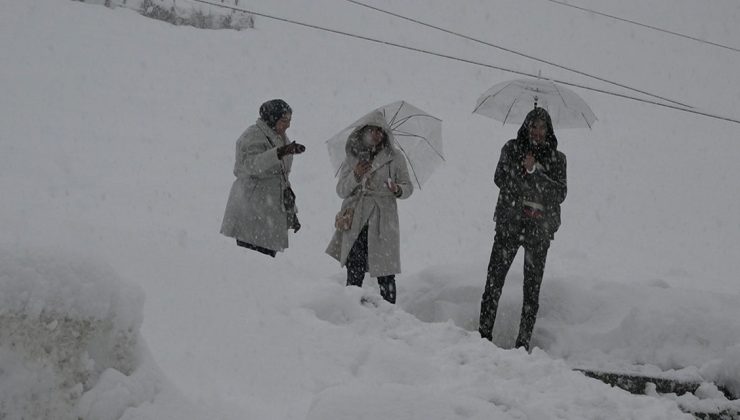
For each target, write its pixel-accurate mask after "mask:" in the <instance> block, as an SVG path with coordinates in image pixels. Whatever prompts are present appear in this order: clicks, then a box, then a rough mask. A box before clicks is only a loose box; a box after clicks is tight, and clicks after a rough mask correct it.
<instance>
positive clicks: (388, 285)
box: [378, 275, 396, 304]
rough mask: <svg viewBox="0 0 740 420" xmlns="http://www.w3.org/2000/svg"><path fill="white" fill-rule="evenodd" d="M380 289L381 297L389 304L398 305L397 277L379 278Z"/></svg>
mask: <svg viewBox="0 0 740 420" xmlns="http://www.w3.org/2000/svg"><path fill="white" fill-rule="evenodd" d="M378 288H380V296H382V297H383V299H385V300H386V301H388V302H389V303H393V304H395V303H396V276H394V275H390V276H382V277H378Z"/></svg>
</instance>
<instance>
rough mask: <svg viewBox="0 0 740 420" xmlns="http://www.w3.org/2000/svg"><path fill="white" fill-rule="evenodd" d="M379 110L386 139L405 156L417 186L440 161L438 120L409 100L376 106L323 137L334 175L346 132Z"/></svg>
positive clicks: (343, 148) (339, 161) (362, 124)
mask: <svg viewBox="0 0 740 420" xmlns="http://www.w3.org/2000/svg"><path fill="white" fill-rule="evenodd" d="M376 113H380V114H381V115H382V116H383V118H382V119H383V120H384V121H385V123H386V124H387V125H386V127H383V128H385V129H386V131H387V132H388V133H389V137H390V141H392V142H393V144H394V145H395V146H396V148H397V149H398V150H400V152H401V153H402V154H403V156H404V158H406V163H407V164H408V167H409V173H410V175H411V178H412V179H413V181H414V183H415V184H416V185H417V186H418V187H419V188H421V186H422V184H424V182H426V181H427V180H428V179H429V177H430V176H431V175H432V173H433V172H434V170H435V169H437V167H439V165H440V164H441V163H442V162H443V161H444V154H443V150H442V120H440V119H439V118H437V117H434V116H432V115H430V114H428V113H426V112H425V111H422V110H421V109H419V108H417V107H415V106H413V105H411V104H409V103H408V102H406V101H397V102H393V103H390V104H388V105H384V106H381V107H379V108H376V109H374V110H372V111H370V112H369V113H367V114H365V115H363V116H362V117H361V118H359V119H358V120H357V121H355V122H354V123H352V124H350V125H349V126H347V127H346V128H345V129H343V130H342V131H340V132H339V133H337V134H336V135H335V136H334V137H332V138H330V139H329V140H327V142H326V144H327V148H328V149H329V159H330V160H331V164H332V167H333V168H334V171H335V175H337V174H339V171H340V169H341V168H342V165H343V163H344V159H345V145H346V143H347V138H348V137H349V135H350V134H351V133H352V132H353V131H354V130H355V129H357V128H359V127H362V126H364V125H366V123H367V121H370V120H374V118H372V116H373V114H376Z"/></svg>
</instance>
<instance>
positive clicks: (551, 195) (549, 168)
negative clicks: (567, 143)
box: [494, 125, 568, 239]
mask: <svg viewBox="0 0 740 420" xmlns="http://www.w3.org/2000/svg"><path fill="white" fill-rule="evenodd" d="M523 127H524V125H523ZM549 130H550V132H551V133H552V128H549ZM520 131H521V130H520ZM547 139H548V140H547V141H548V144H547V145H546V147H544V148H542V150H541V151H540V153H538V154H539V155H538V156H536V159H537V162H538V163H539V165H538V167H537V169H536V170H535V171H534V172H533V173H531V174H529V173H526V171H524V170H523V168H522V159H523V158H524V155H525V154H526V153H527V152H528V151H530V149H531V146H530V145H529V140H527V139H525V138H524V136H522V135H520V136H518V137H517V138H516V139H512V140H509V141H508V142H506V144H505V145H504V147H503V148H502V149H501V156H500V158H499V162H498V165H496V173H495V175H494V182H495V183H496V186H498V187H499V195H498V201H497V203H496V210H495V212H494V221H495V222H496V231H499V232H506V231H509V232H510V233H518V231H519V229H520V227H521V223H520V222H521V219H522V217H523V211H524V210H523V200H524V195H523V190H524V188H525V184H529V185H530V186H533V187H534V188H536V189H537V190H538V191H539V192H540V194H541V196H542V201H543V203H542V204H543V205H544V217H543V220H542V221H541V224H542V229H538V232H542V234H543V236H544V237H542V238H532V239H553V238H554V235H555V232H556V231H557V230H558V228H559V227H560V204H561V203H562V202H563V201H564V200H565V196H566V195H567V193H568V184H567V177H566V159H565V154H563V153H562V152H561V151H559V150H557V139H556V138H555V136H554V135H548V137H547Z"/></svg>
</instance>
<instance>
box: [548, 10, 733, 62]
mask: <svg viewBox="0 0 740 420" xmlns="http://www.w3.org/2000/svg"><path fill="white" fill-rule="evenodd" d="M547 1H549V2H551V3H556V4H559V5H561V6H566V7H572V8H574V9H578V10H582V11H584V12H589V13H593V14H595V15H599V16H604V17H608V18H611V19H615V20H619V21H622V22H627V23H631V24H633V25H637V26H642V27H643V28H648V29H652V30H654V31H659V32H663V33H666V34H670V35H674V36H679V37H681V38H686V39H690V40H692V41H696V42H701V43H702V44H708V45H713V46H715V47H720V48H725V49H728V50H731V51H735V52H740V49H738V48H734V47H730V46H728V45H723V44H718V43H716V42H711V41H707V40H706V39H701V38H696V37H693V36H690V35H685V34H682V33H679V32H674V31H669V30H667V29H663V28H659V27H657V26H652V25H647V24H645V23H640V22H636V21H634V20H629V19H625V18H621V17H618V16H613V15H609V14H606V13H602V12H597V11H595V10H591V9H587V8H585V7H580V6H576V5H573V4H569V3H565V2H562V1H558V0H547Z"/></svg>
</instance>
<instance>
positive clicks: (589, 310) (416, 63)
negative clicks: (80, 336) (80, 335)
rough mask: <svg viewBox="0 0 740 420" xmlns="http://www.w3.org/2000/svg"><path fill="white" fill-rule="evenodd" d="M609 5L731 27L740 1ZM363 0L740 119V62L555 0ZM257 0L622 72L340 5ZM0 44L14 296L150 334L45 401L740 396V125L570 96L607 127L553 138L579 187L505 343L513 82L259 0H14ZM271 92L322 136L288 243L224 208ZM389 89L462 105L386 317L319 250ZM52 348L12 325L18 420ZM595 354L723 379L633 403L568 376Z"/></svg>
mask: <svg viewBox="0 0 740 420" xmlns="http://www.w3.org/2000/svg"><path fill="white" fill-rule="evenodd" d="M592 3H593V4H592V5H590V6H591V7H594V8H597V9H600V10H604V11H609V12H610V13H613V14H618V15H622V16H630V17H632V18H635V19H640V20H645V21H649V22H659V23H661V24H662V25H663V26H669V27H671V28H672V29H673V30H677V31H681V32H686V33H692V34H698V35H699V36H701V37H703V38H706V39H713V40H715V41H718V42H723V43H725V44H733V43H734V44H736V46H737V42H738V40H740V26H738V25H737V22H738V21H740V7H738V6H737V4H735V3H734V2H732V1H730V0H722V1H715V2H711V3H706V4H704V3H701V4H699V3H697V2H695V1H693V0H680V1H674V0H671V1H668V0H661V1H655V2H650V5H647V3H645V4H643V3H642V2H638V1H627V2H623V3H620V4H619V5H617V4H612V3H611V2H607V1H598V2H592ZM373 4H374V5H376V6H379V7H384V8H388V9H391V10H394V11H395V12H398V13H403V14H406V15H410V16H411V15H412V16H414V17H415V18H418V19H421V20H425V21H429V22H432V23H435V24H437V25H441V26H445V27H448V28H451V29H455V30H458V31H462V32H465V33H467V34H472V35H475V36H480V37H481V38H482V39H485V40H488V41H495V42H497V43H500V44H501V45H505V46H507V47H509V48H515V49H519V50H522V51H525V52H527V53H529V54H532V55H535V56H538V57H541V58H546V59H549V60H552V61H555V62H558V63H561V64H567V65H568V66H571V67H576V68H579V69H582V70H584V71H588V72H590V73H593V74H598V75H599V76H601V77H606V78H609V79H614V80H618V81H620V82H622V83H624V84H628V85H631V86H635V87H639V88H642V89H644V90H649V91H651V92H655V93H656V94H661V95H664V96H668V97H670V98H673V99H677V100H681V101H684V102H687V103H689V104H691V105H694V106H696V107H698V108H700V109H702V110H704V111H708V112H712V113H718V114H723V115H728V116H733V117H734V118H735V119H737V118H738V117H739V116H740V113H739V112H738V111H737V110H738V109H740V93H738V90H737V88H736V86H739V85H740V76H739V75H740V71H739V70H740V54H736V53H732V52H728V51H726V50H722V49H717V48H709V47H707V46H706V45H701V44H698V43H692V42H688V41H686V40H681V39H676V38H673V37H670V36H667V35H666V34H659V33H654V32H647V31H644V30H642V29H637V28H635V27H633V26H627V25H625V24H623V23H618V22H612V21H605V20H602V18H600V17H598V16H595V15H589V14H584V13H582V12H578V11H575V10H572V9H567V8H563V7H559V6H557V5H555V4H553V3H551V2H547V1H538V2H535V3H532V4H527V5H526V6H524V5H523V4H522V3H521V2H516V1H513V0H511V1H509V0H504V1H500V2H494V3H491V2H487V1H483V0H476V1H472V2H466V3H464V4H463V5H461V4H458V3H457V2H446V1H441V0H432V1H428V0H427V1H421V0H411V1H408V2H403V4H402V5H399V4H396V2H390V1H377V2H373ZM250 7H253V8H254V9H255V10H257V11H263V12H270V13H272V14H275V15H279V16H282V17H286V18H290V19H296V20H301V21H307V22H311V23H314V24H318V25H323V26H328V27H332V28H335V29H338V30H343V31H347V32H353V33H357V34H362V35H367V36H373V37H379V38H382V39H385V40H389V41H393V42H399V43H405V44H409V45H413V46H415V47H420V48H428V49H432V50H434V51H438V52H440V53H444V54H450V55H455V56H459V57H463V58H466V59H470V60H475V61H482V62H487V63H491V64H495V65H501V66H504V67H512V68H516V69H518V70H522V71H527V72H531V73H537V71H538V70H542V72H543V75H547V76H549V77H553V78H556V79H564V80H573V81H578V82H579V83H584V84H588V85H593V86H597V87H599V88H603V89H607V90H619V88H616V87H611V86H608V85H604V84H602V83H599V82H596V81H590V80H588V79H584V78H582V77H577V76H575V75H572V74H569V73H567V72H565V71H564V70H558V69H553V68H549V67H548V66H546V65H544V64H540V63H536V62H532V61H528V60H525V59H523V58H520V57H516V56H513V55H511V54H508V53H503V52H500V51H497V50H494V49H490V48H484V47H483V46H480V45H476V44H473V43H470V42H469V41H463V40H459V39H455V38H453V37H451V36H449V35H446V34H443V33H439V32H435V31H432V30H429V29H423V28H419V27H415V26H412V25H410V24H409V23H402V22H399V21H398V20H396V19H393V18H391V17H389V16H385V15H379V14H377V13H376V12H373V11H371V10H368V9H363V8H359V7H358V6H356V5H352V4H350V3H348V2H342V1H337V0H317V1H314V2H312V7H311V8H308V7H306V5H305V2H302V1H298V0H286V1H281V2H270V1H255V2H250ZM0 47H1V48H0V50H2V51H3V60H2V64H0V89H2V95H0V98H2V99H0V111H1V112H0V127H2V130H0V191H1V192H2V200H0V230H1V231H2V232H3V235H2V236H1V239H0V250H2V251H0V261H2V267H0V282H1V283H0V304H1V305H2V307H0V316H6V315H8V316H9V315H14V316H15V315H19V316H35V315H39V313H41V312H43V309H51V308H56V309H58V310H60V311H61V313H66V314H67V315H70V316H73V315H76V314H80V313H82V314H86V315H90V314H92V315H98V316H99V317H100V318H106V317H108V318H110V317H112V318H111V319H117V320H125V322H124V321H121V322H122V324H120V325H125V328H126V329H128V331H129V333H130V334H132V336H135V337H137V340H138V341H137V343H138V344H137V347H136V349H135V357H133V359H132V363H133V366H130V368H131V369H128V370H127V369H124V368H121V367H118V368H117V367H115V366H114V367H113V368H111V369H110V370H106V371H105V372H96V373H95V377H96V378H98V381H97V382H95V383H89V384H87V385H85V387H82V388H83V389H79V388H74V385H76V384H66V385H64V386H65V387H66V386H68V385H69V386H71V388H70V389H76V392H77V394H76V395H77V397H80V396H82V397H81V399H79V401H73V402H72V403H69V401H68V400H65V399H64V398H67V397H66V396H64V397H60V399H59V400H55V401H57V402H58V401H61V403H59V404H58V405H55V407H59V408H58V410H59V413H58V414H59V418H64V417H65V416H70V418H71V416H72V415H73V414H80V413H84V414H86V415H87V416H88V418H92V419H98V418H100V419H103V418H105V419H107V418H122V419H155V418H156V419H162V418H167V416H171V418H184V416H185V414H183V413H188V415H189V416H191V417H192V418H194V419H200V418H206V417H207V418H223V419H237V418H238V419H243V418H255V419H312V420H313V419H323V420H332V419H346V418H357V419H361V418H368V419H370V418H372V419H376V418H386V419H414V418H418V419H425V420H429V419H432V420H433V419H440V420H441V419H445V420H449V419H484V418H485V419H491V418H495V419H521V418H531V419H535V418H537V419H541V418H570V419H575V418H581V419H593V418H604V419H624V418H640V419H642V418H654V419H676V418H682V417H681V416H682V414H681V411H680V408H679V406H681V407H683V408H684V409H686V408H687V407H697V406H700V405H701V406H703V409H705V410H711V409H712V407H720V406H723V407H726V406H727V405H728V404H730V405H732V404H735V406H737V402H734V403H733V402H728V401H727V400H726V399H725V398H724V396H722V395H721V394H720V393H719V391H718V390H717V389H716V388H715V387H714V385H712V384H710V382H714V383H716V384H720V385H722V386H724V387H727V388H728V389H730V390H732V391H733V392H735V393H736V394H738V393H740V327H739V326H738V324H737V319H739V318H740V288H739V287H738V284H740V283H739V281H740V277H739V276H738V274H737V273H739V272H740V259H738V258H737V256H738V255H740V221H739V220H738V218H737V216H736V213H737V212H736V210H735V209H736V208H737V207H738V206H739V205H740V195H738V193H737V185H738V181H737V180H738V179H740V165H737V162H738V161H740V145H739V144H738V139H739V138H740V125H738V124H733V123H729V122H722V121H719V120H713V119H709V118H706V117H700V116H697V115H693V114H688V113H682V112H679V111H672V110H668V109H664V108H659V107H655V106H650V105H647V104H641V103H637V102H631V101H628V100H625V99H620V98H616V97H611V96H605V95H600V94H596V93H594V92H589V91H581V90H579V91H578V93H579V94H580V95H582V96H583V98H584V99H585V100H586V101H587V102H588V103H589V105H590V106H591V107H592V109H593V110H594V112H595V113H596V115H597V116H598V118H599V121H598V122H597V123H596V125H595V126H594V128H593V129H592V130H590V131H589V130H562V131H559V132H558V133H557V134H558V138H559V140H560V149H561V150H562V151H563V152H564V153H565V154H566V155H567V156H568V181H569V191H568V198H567V200H566V202H565V204H564V206H563V226H562V228H561V230H560V231H559V232H558V233H557V235H556V238H555V241H554V242H553V244H552V247H551V249H550V253H549V255H548V261H547V267H546V269H545V279H544V282H543V288H542V296H541V308H540V313H539V317H538V322H537V325H536V327H535V333H534V337H533V345H534V346H536V347H537V348H536V349H535V350H534V351H533V352H532V354H527V353H525V352H524V351H521V350H510V348H511V347H512V346H513V340H514V335H515V332H516V329H517V323H518V316H519V307H520V304H521V277H522V269H521V266H522V260H521V255H520V256H518V257H517V259H516V260H515V262H514V264H513V266H512V269H511V271H510V273H509V276H508V280H507V284H506V287H505V289H504V293H503V297H502V301H501V309H500V310H501V313H500V316H499V319H500V322H499V323H498V324H497V326H496V329H495V330H494V343H495V344H496V345H495V346H494V345H491V344H490V343H488V342H486V341H484V340H481V339H480V338H479V336H478V334H477V317H478V311H479V305H480V295H481V293H482V291H483V285H484V283H485V272H486V265H487V262H488V256H489V253H490V247H491V242H492V239H493V223H492V221H491V218H492V214H493V205H494V203H495V198H496V194H497V192H498V191H497V189H496V188H495V186H494V185H493V182H492V176H493V169H494V166H495V163H496V160H497V159H498V155H499V151H500V148H501V146H502V145H503V143H504V142H505V141H506V140H507V139H509V138H511V137H513V136H514V134H515V131H516V129H517V127H515V126H512V125H505V126H502V125H501V123H498V122H495V121H493V120H490V119H486V118H484V117H481V116H478V115H473V114H471V111H472V109H473V106H474V105H475V100H476V99H477V97H478V95H479V94H480V93H482V92H483V91H484V90H486V89H487V88H488V87H490V86H491V85H493V84H494V83H498V82H500V81H503V80H507V79H511V78H517V77H519V76H516V75H513V74H507V73H505V72H502V71H497V70H492V69H486V68H483V67H476V66H473V65H470V64H466V63H462V62H455V61H449V60H444V59H441V58H438V57H431V56H426V55H421V54H418V53H412V52H409V51H404V50H399V49H394V48H392V47H389V46H383V45H380V44H371V43H367V42H363V41H360V40H356V39H350V38H346V37H341V36H338V35H335V34H329V33H325V32H318V31H315V30H311V29H306V28H300V27H296V26H289V25H286V24H285V23H280V22H274V21H270V20H266V19H257V21H256V22H255V29H254V30H247V31H242V32H237V31H204V30H198V29H195V28H191V27H175V26H172V25H168V24H166V23H163V22H159V21H155V20H151V19H146V18H143V17H141V16H140V15H138V14H137V13H135V12H133V11H131V10H126V9H121V8H118V9H108V8H105V7H101V6H91V5H86V4H82V3H79V2H72V1H53V0H37V1H33V2H23V1H11V0H5V1H2V2H0ZM277 97H280V98H284V99H285V100H286V101H287V102H288V103H290V105H291V106H292V107H293V110H294V114H293V122H292V126H291V128H290V129H289V131H288V134H289V136H290V137H291V138H292V139H295V140H298V141H300V142H301V143H303V144H306V145H307V147H308V150H307V152H306V153H305V154H303V155H301V156H300V157H297V158H296V160H295V163H294V167H293V174H292V183H293V186H294V188H295V190H296V193H297V195H298V206H299V209H300V217H301V222H302V224H303V228H302V229H301V231H300V232H299V233H298V234H296V235H292V234H291V238H290V240H291V246H290V248H289V249H288V250H287V251H286V252H285V253H284V254H280V255H278V256H277V258H276V259H274V260H272V259H268V258H267V257H264V256H261V255H259V254H257V253H250V252H247V251H245V250H244V249H241V248H237V247H236V246H235V245H234V244H233V243H232V241H230V240H228V239H227V238H224V237H222V236H220V235H219V234H218V228H219V226H220V223H221V216H222V215H223V210H224V206H225V202H226V196H227V193H228V190H229V187H230V185H231V182H232V180H233V175H232V173H231V171H232V168H233V159H234V156H233V148H234V142H235V140H236V138H237V136H238V135H239V134H240V133H241V132H242V131H243V130H244V128H245V127H246V126H248V125H250V124H252V123H253V122H254V120H255V119H256V118H257V109H258V107H259V105H260V104H261V103H262V102H263V101H265V100H268V99H272V98H277ZM399 99H405V100H408V101H409V102H411V103H413V104H415V105H417V106H419V107H420V108H422V109H424V110H426V111H428V112H429V113H431V114H434V115H436V116H438V117H439V118H441V119H442V120H443V136H444V141H445V152H446V163H445V164H444V166H443V167H442V168H441V169H440V170H439V171H437V172H436V173H435V174H434V175H433V176H432V178H431V179H430V180H429V182H428V183H427V184H425V185H424V188H423V189H421V190H418V191H415V193H414V195H413V196H412V197H411V198H410V199H409V200H406V201H404V202H402V203H400V204H399V209H400V219H401V255H402V261H403V273H402V274H401V275H399V276H398V285H399V302H398V305H396V306H395V307H391V306H389V305H387V304H385V303H384V302H382V301H380V299H379V296H378V294H377V287H376V285H375V282H374V280H372V279H366V284H365V287H364V289H363V290H359V289H354V288H352V289H347V288H345V287H344V286H343V284H344V271H343V270H342V269H340V267H338V265H337V264H336V263H335V261H333V260H332V259H331V258H329V257H328V256H326V255H325V254H324V253H323V250H324V248H325V246H326V244H327V243H328V241H329V239H330V237H331V234H332V223H333V216H334V214H335V213H336V211H337V210H338V208H339V204H340V200H339V198H338V197H337V196H336V194H335V190H334V186H335V180H334V178H333V172H332V170H331V168H330V164H329V159H328V155H327V153H326V149H325V145H324V141H325V140H326V139H328V138H330V137H331V136H333V135H334V134H336V133H337V132H338V131H339V130H341V129H342V128H344V127H345V126H347V125H348V124H349V123H351V122H352V121H354V120H355V119H357V118H358V117H359V116H360V115H362V114H364V113H365V112H367V111H369V110H371V109H373V108H375V107H377V106H379V105H382V104H385V103H389V102H392V101H395V100H399ZM80 267H81V268H80ZM34 270H39V271H38V272H35V271H34ZM57 283H58V284H57ZM59 285H62V286H59ZM63 285H72V286H70V288H69V289H64V288H63V287H66V286H63ZM84 285H89V286H84ZM55 287H59V288H55ZM84 287H90V289H86V290H88V294H84V293H83V294H81V295H79V296H78V295H76V294H75V292H74V291H75V290H82V289H79V288H83V289H84ZM29 290H35V292H34V293H35V294H33V293H31V294H29V293H30V292H29ZM59 290H62V291H63V292H59ZM142 292H143V293H142ZM29 296H34V297H39V298H40V299H36V300H34V299H30V298H29ZM84 296H91V297H92V298H91V299H82V297H84ZM363 296H364V297H366V300H369V301H370V302H371V303H369V304H364V305H362V304H360V300H361V297H363ZM54 297H61V299H57V300H55V299H54ZM78 297H79V299H78ZM96 297H97V299H96ZM98 300H100V302H98ZM29 302H33V304H31V303H29ZM111 302H117V303H115V304H112V303H111ZM372 302H376V303H375V304H373V303H372ZM107 304H110V305H112V306H110V307H106V306H105V305H107ZM88 305H89V306H88ZM98 305H103V306H98ZM142 305H143V308H142ZM107 308H115V310H113V309H111V311H107ZM104 309H106V310H104ZM118 317H122V318H118ZM0 319H4V318H0ZM7 325H8V324H6V325H5V327H7ZM116 325H119V324H116ZM7 331H9V330H8V329H3V327H2V326H0V334H5V333H6V332H7ZM0 336H3V337H4V335H0ZM91 358H92V359H95V358H94V357H91ZM49 360H50V359H43V358H34V357H31V356H29V355H28V354H26V353H22V352H20V351H19V350H17V349H14V348H13V346H11V345H9V344H8V343H7V342H5V341H3V342H0V410H2V412H1V413H0V417H3V415H6V416H7V418H11V419H18V418H21V417H23V416H24V415H26V416H28V413H25V412H24V411H23V410H24V409H25V408H24V406H23V405H22V404H15V405H13V404H12V402H14V401H15V402H18V401H21V400H19V399H18V395H19V394H18V390H19V389H31V390H34V392H43V391H44V390H48V389H59V386H58V384H57V383H56V382H55V381H57V380H59V377H55V376H54V374H53V373H50V372H52V370H53V367H54V366H53V364H52V365H49V363H52V362H50V361H49ZM95 360H97V359H95ZM45 363H46V364H45ZM583 367H589V368H598V369H604V370H621V371H630V372H637V373H649V374H652V375H667V376H670V377H678V378H685V379H688V380H692V381H699V382H705V384H704V385H703V386H702V388H701V389H700V391H699V392H697V395H696V396H691V395H686V396H683V397H676V396H658V395H655V394H654V393H653V394H652V395H650V396H633V395H630V394H628V393H626V392H624V391H621V390H618V389H613V388H610V387H609V386H607V385H605V384H602V383H601V382H598V381H595V380H592V379H588V378H586V377H585V376H583V375H582V374H580V373H577V372H575V371H574V370H573V368H583ZM49 369H51V370H49ZM92 370H93V371H94V369H92ZM65 389H66V388H65ZM54 398H56V397H54ZM52 403H54V401H52ZM68 403H69V404H72V405H74V404H77V406H75V407H73V406H72V405H69V404H68ZM55 404H56V403H55ZM75 410H77V411H75ZM203 413H208V414H207V415H205V416H204V415H203ZM88 418H86V420H88ZM685 418H691V417H690V416H688V415H686V416H685Z"/></svg>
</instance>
